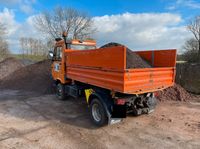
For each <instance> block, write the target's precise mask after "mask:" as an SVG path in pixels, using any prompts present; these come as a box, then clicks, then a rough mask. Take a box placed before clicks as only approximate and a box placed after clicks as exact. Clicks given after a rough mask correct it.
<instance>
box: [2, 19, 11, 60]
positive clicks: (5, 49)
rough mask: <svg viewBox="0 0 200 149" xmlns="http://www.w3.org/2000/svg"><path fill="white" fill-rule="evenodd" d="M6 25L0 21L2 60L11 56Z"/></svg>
mask: <svg viewBox="0 0 200 149" xmlns="http://www.w3.org/2000/svg"><path fill="white" fill-rule="evenodd" d="M5 35H6V27H5V25H4V24H3V23H1V22H0V60H2V59H4V58H6V57H8V56H9V54H10V51H9V47H8V42H7V41H6V39H5Z"/></svg>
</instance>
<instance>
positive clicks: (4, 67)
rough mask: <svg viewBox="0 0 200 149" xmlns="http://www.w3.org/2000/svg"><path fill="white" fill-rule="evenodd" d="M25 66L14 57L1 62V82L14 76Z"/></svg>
mask: <svg viewBox="0 0 200 149" xmlns="http://www.w3.org/2000/svg"><path fill="white" fill-rule="evenodd" d="M23 66H24V65H23V64H22V63H21V61H20V60H17V59H15V58H13V57H10V58H6V59H5V60H3V61H1V62H0V80H2V79H3V78H5V77H7V76H8V75H10V74H12V73H13V72H14V71H16V70H17V69H20V68H22V67H23Z"/></svg>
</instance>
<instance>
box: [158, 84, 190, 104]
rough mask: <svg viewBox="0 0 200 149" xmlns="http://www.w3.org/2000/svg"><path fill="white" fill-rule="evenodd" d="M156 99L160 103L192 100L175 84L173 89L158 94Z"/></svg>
mask: <svg viewBox="0 0 200 149" xmlns="http://www.w3.org/2000/svg"><path fill="white" fill-rule="evenodd" d="M157 99H158V100H160V101H165V100H174V101H188V100H190V99H192V95H191V94H190V93H188V92H187V91H186V90H185V89H184V88H183V87H181V86H180V85H178V84H175V85H174V86H173V87H170V88H167V89H165V90H163V91H159V92H158V96H157Z"/></svg>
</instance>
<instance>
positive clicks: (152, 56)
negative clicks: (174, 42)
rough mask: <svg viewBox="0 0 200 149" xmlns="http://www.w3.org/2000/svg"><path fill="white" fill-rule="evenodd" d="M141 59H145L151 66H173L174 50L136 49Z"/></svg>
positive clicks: (174, 63) (174, 61) (174, 62)
mask: <svg viewBox="0 0 200 149" xmlns="http://www.w3.org/2000/svg"><path fill="white" fill-rule="evenodd" d="M136 53H137V54H139V55H140V56H141V57H142V58H143V59H145V60H147V61H148V62H149V63H150V64H151V65H152V66H153V67H175V65H176V50H174V49H172V50H154V51H153V50H152V51H137V52H136Z"/></svg>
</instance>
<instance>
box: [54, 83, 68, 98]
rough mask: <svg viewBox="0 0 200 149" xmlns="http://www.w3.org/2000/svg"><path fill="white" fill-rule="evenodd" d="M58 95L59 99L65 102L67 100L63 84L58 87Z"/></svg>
mask: <svg viewBox="0 0 200 149" xmlns="http://www.w3.org/2000/svg"><path fill="white" fill-rule="evenodd" d="M56 95H57V97H58V99H60V100H65V98H66V93H65V87H64V85H63V84H61V83H58V84H57V85H56Z"/></svg>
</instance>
